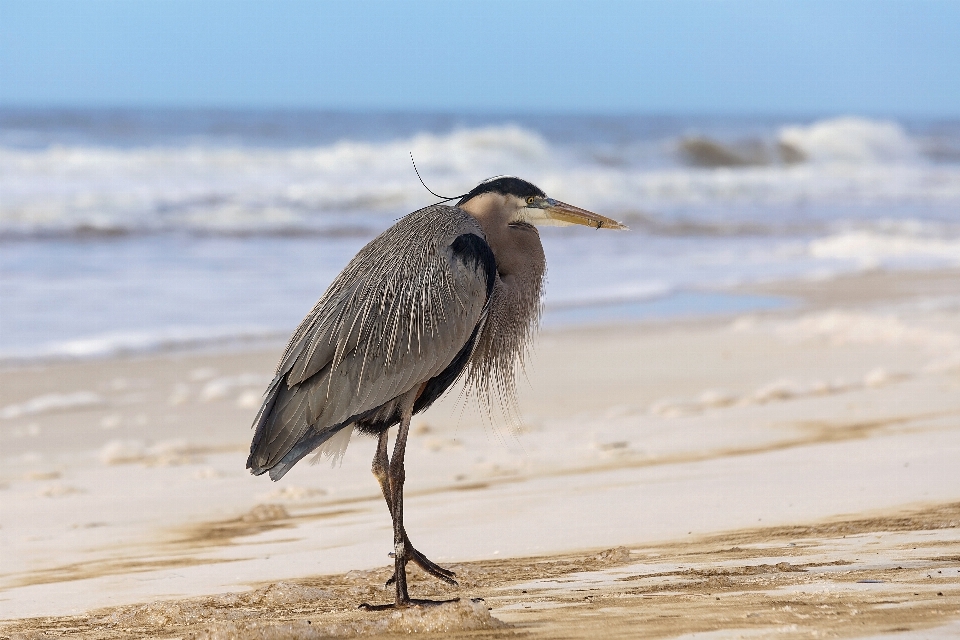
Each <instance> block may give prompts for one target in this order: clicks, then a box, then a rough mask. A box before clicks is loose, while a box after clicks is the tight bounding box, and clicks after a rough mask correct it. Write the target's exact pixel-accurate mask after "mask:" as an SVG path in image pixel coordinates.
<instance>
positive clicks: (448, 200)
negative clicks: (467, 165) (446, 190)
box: [410, 151, 463, 202]
mask: <svg viewBox="0 0 960 640" xmlns="http://www.w3.org/2000/svg"><path fill="white" fill-rule="evenodd" d="M410 162H412V163H413V170H414V171H415V172H416V173H417V180H419V181H420V184H422V185H423V188H424V189H426V190H427V191H429V192H430V194H431V195H434V196H436V197H438V198H440V202H450V201H451V200H456V199H457V198H462V197H463V196H462V195H460V196H450V197H449V198H444V197H443V196H442V195H440V194H439V193H436V192H434V190H433V189H431V188H430V187H428V186H427V183H426V182H424V181H423V178H421V177H420V171H419V170H418V169H417V163H416V162H415V161H414V159H413V151H411V152H410Z"/></svg>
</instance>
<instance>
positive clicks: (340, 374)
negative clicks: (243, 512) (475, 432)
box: [247, 205, 487, 473]
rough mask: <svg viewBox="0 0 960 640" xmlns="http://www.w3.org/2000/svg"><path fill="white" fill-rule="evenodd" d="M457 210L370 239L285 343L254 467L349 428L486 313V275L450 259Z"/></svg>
mask: <svg viewBox="0 0 960 640" xmlns="http://www.w3.org/2000/svg"><path fill="white" fill-rule="evenodd" d="M464 233H473V234H476V235H477V236H479V237H480V238H483V232H482V231H481V229H480V227H479V225H478V224H477V222H476V221H475V220H474V219H473V218H472V217H470V216H469V215H467V214H466V213H464V212H463V211H462V210H460V209H456V208H453V207H446V206H439V205H437V206H433V207H428V208H426V209H421V210H420V211H416V212H414V213H412V214H410V215H408V216H406V217H404V218H402V219H401V220H400V221H399V222H398V223H397V224H396V225H394V226H393V227H391V228H390V229H388V230H387V231H385V232H384V233H383V234H382V235H380V236H379V237H378V238H376V239H374V240H373V241H371V242H370V243H369V244H368V245H367V246H366V247H364V248H363V249H362V250H361V251H360V253H358V254H357V256H356V257H355V258H354V259H353V260H352V261H351V262H350V263H349V264H348V265H347V267H346V268H345V269H344V270H343V271H342V272H341V273H340V275H339V276H338V277H337V278H336V279H335V280H334V282H333V283H332V284H331V285H330V287H329V289H328V290H327V292H326V293H325V294H324V295H323V297H322V298H321V299H320V301H319V302H318V303H317V305H316V306H315V307H314V309H313V311H312V312H311V313H310V314H309V315H308V316H307V317H306V318H305V319H304V321H303V322H302V323H301V324H300V327H299V328H298V329H297V331H296V332H295V333H294V335H293V337H292V338H291V340H290V343H289V344H288V345H287V348H286V350H285V351H284V354H283V357H282V358H281V360H280V364H279V366H278V369H277V377H276V378H275V379H274V381H273V383H272V384H271V386H270V388H269V389H268V391H267V394H266V398H265V400H264V403H263V406H262V407H261V409H260V413H259V414H258V416H257V419H256V421H255V422H254V426H255V427H256V430H257V431H256V434H255V435H254V441H253V444H252V445H251V453H250V459H249V460H248V465H247V466H248V467H249V468H251V469H252V470H253V471H254V472H255V473H257V472H260V473H262V472H263V471H265V470H267V469H269V468H270V467H271V466H273V465H275V464H277V463H278V461H279V460H280V459H281V458H283V457H284V455H286V454H287V453H288V452H290V451H291V449H293V447H294V446H296V445H297V443H298V442H300V441H301V440H303V439H304V438H307V439H317V436H318V435H320V434H323V432H324V431H327V430H329V431H331V434H332V432H334V431H336V430H338V429H340V428H344V427H346V426H347V425H348V424H349V421H350V420H351V419H352V418H356V417H357V416H358V415H360V414H362V413H365V412H367V411H371V410H373V409H376V408H378V407H380V406H381V405H384V404H385V403H388V402H390V401H391V400H393V399H394V398H396V397H397V396H399V395H401V394H402V393H404V392H406V391H407V390H409V389H412V388H413V387H414V386H415V385H418V384H422V383H423V382H426V381H427V380H429V379H430V378H431V377H433V376H435V375H437V374H438V373H439V372H441V371H442V370H443V369H444V368H445V367H446V366H447V365H448V364H449V363H450V362H451V361H452V360H453V358H454V357H455V356H456V354H457V353H458V352H459V351H460V349H461V348H462V347H463V345H464V344H466V342H467V341H468V340H469V339H470V336H471V334H472V332H473V330H474V328H475V327H476V326H477V324H478V323H479V322H480V321H481V318H482V316H483V314H484V312H485V304H486V297H487V290H486V278H487V276H486V274H485V273H483V272H482V269H474V268H469V267H465V266H464V265H463V264H462V263H460V262H457V261H456V260H454V259H453V258H452V254H451V253H450V249H449V247H450V244H451V243H452V242H453V240H454V239H455V238H457V237H458V236H460V235H461V234H464Z"/></svg>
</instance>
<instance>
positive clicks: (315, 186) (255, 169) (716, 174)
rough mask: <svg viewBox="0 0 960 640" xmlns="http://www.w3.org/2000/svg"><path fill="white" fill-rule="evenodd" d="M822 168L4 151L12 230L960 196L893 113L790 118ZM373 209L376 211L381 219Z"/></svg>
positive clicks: (953, 178) (953, 177) (1, 218)
mask: <svg viewBox="0 0 960 640" xmlns="http://www.w3.org/2000/svg"><path fill="white" fill-rule="evenodd" d="M778 138H779V141H780V142H781V143H783V144H789V145H790V146H791V147H792V148H795V149H797V150H798V151H799V152H800V153H802V154H803V155H804V156H805V157H807V158H808V159H809V162H806V163H800V164H791V165H789V166H787V165H769V166H751V167H741V168H722V169H715V170H712V169H711V170H705V169H700V168H689V167H684V166H678V165H677V164H676V163H675V162H673V163H672V164H671V162H670V161H668V160H669V158H670V154H665V155H664V156H663V158H661V160H660V161H657V162H650V160H649V159H648V158H646V157H634V154H633V153H632V152H631V151H630V150H629V145H626V147H625V148H624V149H620V150H619V151H617V150H614V151H611V153H619V154H620V155H619V156H618V157H617V158H613V159H611V158H608V157H606V156H604V155H602V154H598V152H597V151H596V150H595V149H592V148H589V146H588V147H584V146H582V145H581V146H576V145H569V144H566V145H564V144H558V143H551V142H549V141H547V140H546V139H545V138H544V137H542V136H541V135H539V134H537V133H535V132H533V131H530V130H528V129H524V128H521V127H519V126H516V125H509V124H507V125H501V126H489V127H481V128H474V129H460V130H456V131H453V132H450V133H446V134H428V133H423V134H418V135H414V136H411V137H407V138H400V139H396V140H391V141H387V142H365V141H355V140H343V141H340V142H337V143H334V144H330V145H326V146H316V147H304V148H292V149H290V148H255V147H242V146H236V147H216V146H150V147H133V148H113V147H97V146H69V147H68V146H51V147H47V148H42V149H20V148H11V147H7V148H0V192H3V194H4V198H3V200H2V201H0V234H5V235H20V234H27V235H30V234H45V233H47V234H50V233H53V234H72V233H127V232H132V233H136V232H144V231H158V230H160V231H162V230H188V231H202V232H206V233H254V234H256V233H276V232H289V231H294V230H300V231H307V230H312V231H317V232H329V233H342V232H344V231H348V230H350V229H356V228H357V226H358V225H359V226H360V227H363V226H364V225H368V224H369V225H372V227H374V228H375V227H379V226H381V223H382V222H383V221H385V220H389V219H391V218H392V217H395V216H397V215H400V214H402V213H405V212H407V211H410V210H412V209H415V208H417V207H419V206H423V205H424V204H426V203H428V202H430V201H431V198H429V197H425V195H426V194H425V193H424V191H423V188H422V187H421V185H420V184H419V182H418V181H417V180H416V179H415V178H414V176H413V174H412V171H411V167H410V164H409V156H408V153H409V152H411V151H412V152H413V154H414V156H415V158H416V160H417V163H418V166H419V167H420V170H421V173H422V174H423V175H424V176H425V178H426V179H427V180H428V182H429V183H430V185H431V187H432V188H433V189H434V190H436V191H438V192H439V193H445V194H446V193H449V194H457V193H461V192H463V191H465V190H467V189H469V188H471V187H472V186H473V185H475V184H476V182H477V181H478V180H480V179H482V178H486V177H488V176H490V175H495V174H501V173H505V172H506V173H514V174H517V175H522V176H523V177H525V178H528V179H530V180H532V181H534V182H535V183H537V184H538V185H539V186H541V187H542V188H544V189H545V190H546V191H547V192H548V193H551V194H552V195H556V196H558V197H562V198H565V199H568V200H570V201H573V202H577V203H580V204H583V205H586V206H591V207H594V208H599V209H602V210H604V211H607V212H611V213H616V212H621V213H622V212H626V211H630V210H636V209H637V208H643V209H646V210H662V211H670V210H675V209H676V208H677V207H689V206H698V205H705V204H708V205H709V204H713V205H717V204H720V205H723V204H738V203H739V204H761V205H763V204H768V205H783V204H787V205H797V204H803V205H805V206H810V205H811V204H817V203H821V204H831V205H836V204H843V203H863V202H885V203H888V204H889V203H891V202H900V201H908V202H910V203H913V204H923V203H925V202H927V203H931V204H933V205H936V206H943V205H945V204H950V203H960V167H957V166H955V165H935V166H934V165H930V164H929V163H925V162H923V161H921V159H920V155H919V154H918V152H917V144H916V142H915V141H914V140H912V139H911V138H910V137H909V136H908V135H907V134H906V133H905V132H904V131H903V129H902V128H901V127H900V126H899V125H897V124H896V123H892V122H883V121H871V120H864V119H858V118H841V119H835V120H827V121H822V122H817V123H814V124H812V125H809V126H790V127H784V128H783V129H782V130H781V131H780V133H779V136H778ZM371 216H372V217H371Z"/></svg>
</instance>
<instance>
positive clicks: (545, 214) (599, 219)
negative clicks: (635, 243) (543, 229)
mask: <svg viewBox="0 0 960 640" xmlns="http://www.w3.org/2000/svg"><path fill="white" fill-rule="evenodd" d="M534 206H535V207H536V209H539V211H538V212H537V213H539V214H540V215H538V216H536V218H537V219H536V220H534V221H533V222H534V224H536V223H538V222H539V223H545V224H553V225H559V226H566V225H570V224H582V225H584V226H587V227H593V228H594V229H627V228H628V227H627V225H625V224H621V223H619V222H617V221H616V220H613V219H612V218H607V217H604V216H601V215H600V214H597V213H593V212H592V211H587V210H586V209H581V208H580V207H575V206H573V205H572V204H567V203H566V202H560V201H559V200H554V199H553V198H543V199H542V200H539V201H538V202H537V203H536V204H535V205H534ZM541 216H542V218H541Z"/></svg>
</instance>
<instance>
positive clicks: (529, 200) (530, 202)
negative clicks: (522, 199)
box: [527, 196, 533, 204]
mask: <svg viewBox="0 0 960 640" xmlns="http://www.w3.org/2000/svg"><path fill="white" fill-rule="evenodd" d="M527 204H533V196H530V197H529V198H527Z"/></svg>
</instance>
